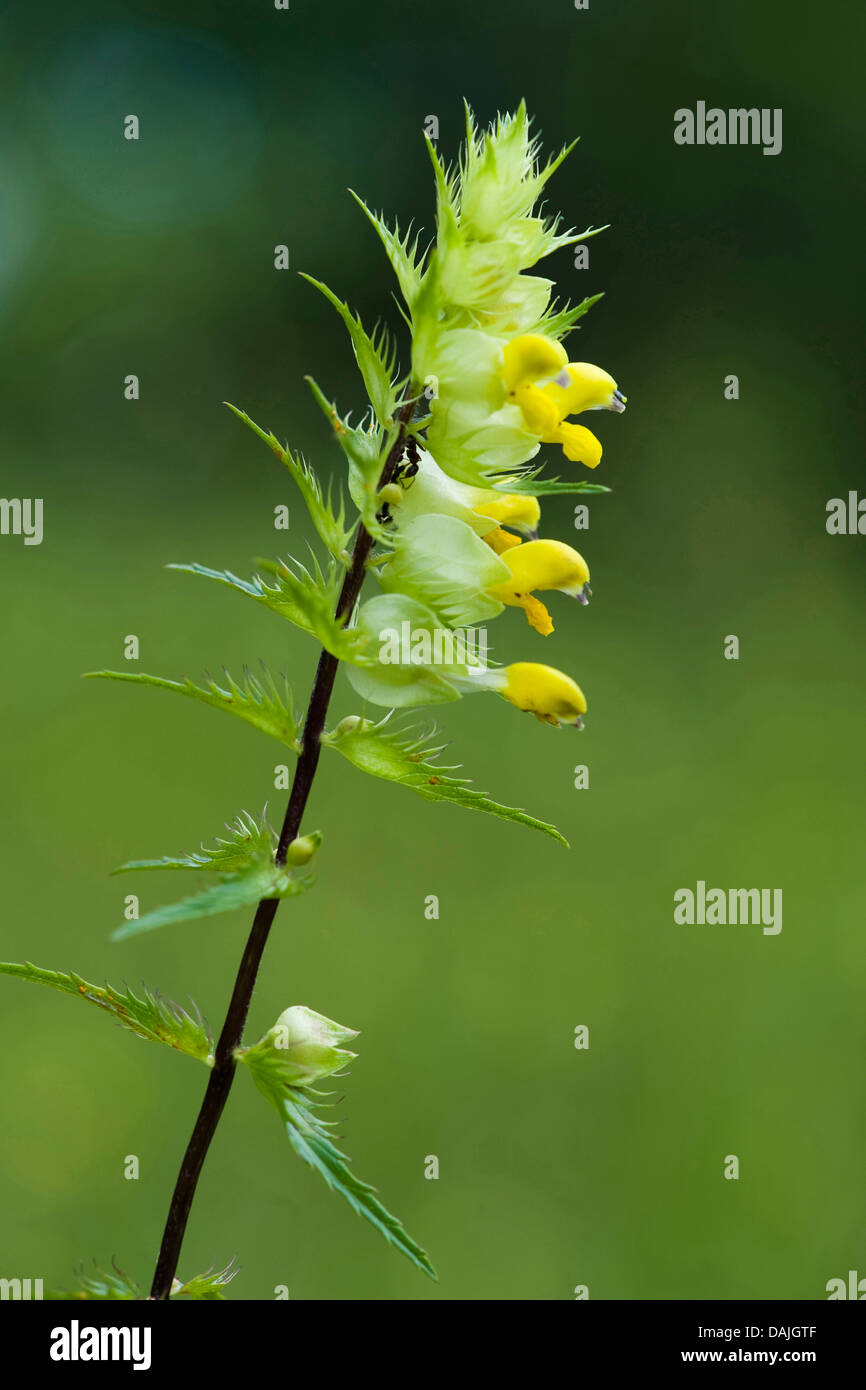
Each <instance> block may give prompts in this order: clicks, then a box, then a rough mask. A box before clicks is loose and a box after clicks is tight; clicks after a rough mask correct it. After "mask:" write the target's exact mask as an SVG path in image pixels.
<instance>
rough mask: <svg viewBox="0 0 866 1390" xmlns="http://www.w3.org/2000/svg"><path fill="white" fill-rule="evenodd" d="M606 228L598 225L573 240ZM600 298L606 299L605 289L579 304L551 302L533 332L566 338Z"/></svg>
mask: <svg viewBox="0 0 866 1390" xmlns="http://www.w3.org/2000/svg"><path fill="white" fill-rule="evenodd" d="M604 230H605V228H604V227H596V228H595V230H594V231H592V230H591V231H588V232H583V233H582V234H581V235H580V236H578V237H575V238H574V239H573V241H574V243H579V242H581V241H584V240H585V239H586V238H587V237H589V236H594V235H595V234H596V232H603V231H604ZM600 299H604V292H603V291H602V293H601V294H591V295H587V297H586V299H582V300H581V301H580V303H579V304H563V305H560V304H558V303H554V304H551V305H550V307H549V308H548V310H547V312H546V313H545V314H544V315H543V317H542V318H541V319H539V321H538V323H537V324H536V325H535V326H534V328H533V329H532V331H533V333H543V334H544V335H545V337H548V338H564V337H565V336H566V334H567V333H570V332H571V331H572V329H573V328H575V327H576V325H577V323H578V321H579V320H580V319H582V318H583V316H584V314H587V313H589V311H590V309H591V308H592V306H593V304H597V303H598V301H599V300H600Z"/></svg>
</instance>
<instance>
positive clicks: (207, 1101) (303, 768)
mask: <svg viewBox="0 0 866 1390" xmlns="http://www.w3.org/2000/svg"><path fill="white" fill-rule="evenodd" d="M414 405H415V402H414V398H413V397H411V396H410V397H407V398H406V399H405V400H404V401H403V404H402V405H401V406H400V409H399V411H398V412H397V416H396V419H397V425H398V430H397V436H396V438H395V440H394V443H393V444H392V446H391V448H390V449H389V451H388V455H387V458H386V459H385V463H384V466H383V468H382V473H381V476H380V478H379V484H378V486H379V488H382V487H384V486H385V484H386V483H388V482H389V481H390V479H391V476H392V474H393V472H394V469H395V468H396V466H397V463H398V461H399V459H400V455H401V454H402V452H403V447H404V444H405V440H406V429H407V426H408V424H409V421H410V420H411V418H412V414H413V411H414ZM372 545H373V538H372V536H371V535H370V533H369V531H367V529H366V528H365V527H364V526H363V525H362V526H361V527H360V529H359V531H358V535H357V538H356V540H355V548H354V550H353V552H352V562H351V565H350V567H349V569H348V571H347V573H346V576H345V579H344V580H343V587H342V589H341V591H340V597H339V600H338V602H337V610H336V614H335V616H336V617H337V618H338V619H340V618H342V619H345V620H348V618H349V617H350V616H351V614H352V612H353V610H354V607H355V604H356V602H357V600H358V596H359V594H360V592H361V587H362V585H363V583H364V575H365V572H366V567H367V560H368V558H369V555H370V550H371V548H372ZM338 664H339V663H338V660H337V658H336V657H334V656H332V655H331V654H330V652H326V651H324V650H323V651H322V652H321V654H320V656H319V664H318V666H317V667H316V676H315V680H314V681H313V688H312V691H311V693H310V700H309V704H308V706H307V716H306V719H305V721H304V736H303V744H302V747H301V752H300V755H299V757H298V762H297V766H296V768H295V776H294V779H293V781H292V790H291V792H290V794H289V804H288V806H287V808H286V814H285V818H284V820H283V828H282V830H281V832H280V838H279V843H278V845H277V851H276V855H275V859H276V862H277V863H278V864H285V862H286V852H287V850H288V847H289V845H290V843H291V842H292V840H294V839H295V838H296V837H297V835H298V833H299V831H300V828H301V820H302V818H303V815H304V811H305V810H306V806H307V799H308V797H309V795H310V790H311V788H312V785H313V779H314V778H315V775H316V768H317V767H318V765H319V754H320V752H321V737H322V732H323V730H324V727H325V719H326V717H327V713H328V705H329V703H330V699H331V694H332V692H333V689H334V680H335V678H336V675H337V666H338ZM279 905H280V899H279V898H263V899H262V900H261V902H260V903H259V904H258V906H257V908H256V914H255V917H254V918H253V924H252V927H251V928H250V934H249V938H248V940H247V944H246V946H245V948H244V953H243V956H242V957H241V963H240V966H239V967H238V973H237V977H236V979H235V985H234V989H233V990H232V997H231V1000H230V1002H229V1007H228V1012H227V1013H226V1018H225V1023H224V1024H223V1026H222V1031H221V1033H220V1035H219V1041H218V1042H217V1045H216V1050H215V1052H214V1064H213V1069H212V1071H211V1074H210V1079H209V1081H208V1084H207V1090H206V1091H205V1093H204V1099H203V1101H202V1103H201V1109H200V1110H199V1112H198V1117H197V1119H196V1122H195V1126H194V1128H193V1131H192V1135H191V1137H190V1141H189V1143H188V1144H187V1147H186V1153H185V1154H184V1156H183V1162H182V1163H181V1166H180V1172H179V1173H178V1177H177V1182H176V1183H175V1187H174V1192H173V1194H172V1198H171V1205H170V1207H169V1211H168V1219H167V1221H166V1223H165V1230H164V1232H163V1236H162V1243H161V1245H160V1248H159V1256H158V1258H157V1262H156V1270H155V1272H154V1276H153V1284H152V1286H151V1290H150V1297H151V1299H167V1298H168V1297H169V1294H170V1292H171V1285H172V1280H173V1279H174V1276H175V1271H176V1269H177V1262H178V1260H179V1258H180V1250H181V1246H182V1244H183V1238H184V1233H185V1231H186V1223H187V1220H188V1219H189V1213H190V1208H191V1207H192V1202H193V1198H194V1196H195V1191H196V1186H197V1184H198V1180H199V1176H200V1174H201V1170H202V1168H203V1166H204V1161H205V1158H206V1157H207V1152H208V1149H209V1148H210V1144H211V1140H212V1139H213V1137H214V1134H215V1133H216V1128H217V1125H218V1124H219V1122H220V1117H221V1115H222V1113H223V1109H224V1108H225V1103H226V1101H227V1099H228V1094H229V1091H230V1090H231V1087H232V1082H233V1081H234V1075H235V1069H236V1067H237V1062H236V1060H235V1055H234V1054H235V1049H236V1048H237V1047H239V1046H240V1044H241V1041H242V1039H243V1031H244V1025H245V1023H246V1019H247V1013H248V1011H249V1007H250V1000H251V999H252V995H253V990H254V988H255V984H256V977H257V975H258V972H259V966H260V964H261V960H262V956H263V954H264V950H265V946H266V945H267V940H268V934H269V932H270V930H271V925H272V923H273V920H274V918H275V917H276V915H277V908H278V907H279Z"/></svg>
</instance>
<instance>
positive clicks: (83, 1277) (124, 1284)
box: [45, 1261, 141, 1302]
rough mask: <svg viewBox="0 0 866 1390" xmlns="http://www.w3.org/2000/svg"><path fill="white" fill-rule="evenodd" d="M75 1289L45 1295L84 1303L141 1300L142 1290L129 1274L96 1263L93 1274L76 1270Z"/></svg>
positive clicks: (59, 1290)
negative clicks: (106, 1268) (104, 1267)
mask: <svg viewBox="0 0 866 1390" xmlns="http://www.w3.org/2000/svg"><path fill="white" fill-rule="evenodd" d="M74 1278H75V1288H74V1289H51V1290H49V1291H48V1292H47V1293H46V1294H45V1298H46V1299H50V1300H59V1299H62V1300H63V1301H67V1300H68V1301H70V1302H76V1301H82V1302H91V1301H94V1300H108V1301H110V1302H115V1301H116V1300H118V1299H120V1300H126V1301H128V1300H133V1299H140V1298H141V1290H140V1288H139V1286H138V1284H137V1283H136V1282H135V1280H134V1279H131V1278H130V1277H129V1275H128V1274H124V1272H123V1270H122V1269H119V1268H118V1266H117V1265H113V1267H112V1269H111V1270H105V1269H100V1267H99V1265H98V1264H97V1263H96V1261H94V1264H93V1273H92V1274H88V1273H86V1272H85V1269H84V1266H83V1265H79V1267H78V1268H77V1269H76V1270H75V1274H74Z"/></svg>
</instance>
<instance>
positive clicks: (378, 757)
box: [322, 715, 568, 847]
mask: <svg viewBox="0 0 866 1390" xmlns="http://www.w3.org/2000/svg"><path fill="white" fill-rule="evenodd" d="M389 718H390V716H389V715H386V716H385V718H384V719H383V720H381V721H380V723H378V724H371V723H370V722H369V721H368V720H361V721H360V722H359V723H358V724H357V725H356V726H355V728H354V729H349V730H348V731H346V732H343V733H338V732H337V731H336V730H335V731H334V732H332V733H327V734H324V735H323V737H322V743H323V744H324V745H325V747H327V748H334V749H336V751H337V752H338V753H342V755H343V757H344V758H348V760H349V762H350V763H354V765H355V767H357V768H360V769H361V771H362V772H367V773H369V774H370V776H371V777H380V778H383V779H384V780H385V781H387V782H397V783H398V784H399V785H400V786H402V787H409V789H410V790H411V791H414V792H417V794H418V795H419V796H423V797H424V798H425V799H426V800H427V801H450V802H451V803H452V805H455V806H464V807H465V808H466V809H467V810H470V811H484V812H485V813H486V814H487V815H490V816H496V817H498V818H499V819H500V820H510V821H516V822H517V824H518V825H527V826H529V827H530V828H531V829H533V830H540V831H541V832H542V834H544V835H549V836H550V837H551V839H553V840H558V841H559V843H560V844H561V845H565V846H566V847H567V846H568V841H567V840H566V839H565V838H564V836H562V835H561V834H560V833H559V831H558V830H557V828H556V826H555V825H550V824H548V822H547V821H543V820H538V819H537V818H536V817H535V816H530V815H529V814H528V813H527V812H526V811H524V810H521V809H520V808H517V807H514V806H503V805H500V803H499V802H498V801H493V800H492V799H491V798H490V797H489V796H486V795H485V794H484V792H479V791H475V790H474V789H473V788H472V787H471V786H470V785H469V779H468V778H466V777H452V776H449V773H453V772H454V771H456V769H457V768H458V767H459V766H460V764H455V765H451V766H445V765H443V764H440V763H439V762H437V761H436V759H437V758H438V755H439V754H440V753H441V752H442V746H439V747H434V746H433V745H432V742H431V740H432V738H433V737H434V735H435V729H430V730H429V731H427V732H425V733H422V734H421V735H420V736H418V734H417V732H416V731H415V730H413V729H411V728H404V729H393V730H389V729H387V728H386V727H385V726H386V725H387V723H388V720H389Z"/></svg>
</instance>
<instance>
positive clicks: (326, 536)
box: [225, 401, 352, 566]
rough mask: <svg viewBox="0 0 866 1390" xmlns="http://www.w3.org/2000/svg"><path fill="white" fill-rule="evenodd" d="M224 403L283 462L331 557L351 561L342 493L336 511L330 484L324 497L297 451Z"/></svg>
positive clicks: (315, 478) (346, 563) (235, 407)
mask: <svg viewBox="0 0 866 1390" xmlns="http://www.w3.org/2000/svg"><path fill="white" fill-rule="evenodd" d="M225 404H226V405H227V406H228V408H229V410H231V411H232V412H233V414H235V415H236V416H237V417H238V419H239V420H243V422H244V424H245V425H249V427H250V429H251V430H252V431H253V433H254V434H257V435H258V437H259V439H263V440H264V442H265V443H266V444H267V445H268V447H269V448H270V449H272V450H273V452H274V453H275V454H276V456H277V458H278V459H279V460H280V461H281V463H284V464H285V466H286V468H287V469H288V470H289V472H290V474H291V475H292V478H293V480H294V482H295V483H296V485H297V487H298V490H299V492H300V494H301V496H302V497H303V499H304V502H305V503H306V507H307V511H308V512H309V514H310V520H311V521H312V523H313V525H314V526H315V528H316V530H317V531H318V533H319V535H320V536H321V538H322V540H323V541H324V543H325V545H326V546H327V548H328V550H329V551H330V553H331V554H332V555H333V557H334V559H335V560H338V561H339V562H340V564H342V565H346V566H348V565H349V564H351V559H352V557H351V555H350V554H349V545H350V543H351V539H352V530H351V528H348V529H347V527H346V508H345V504H344V502H343V498H342V495H341V494H338V506H337V508H336V510H335V508H334V504H333V502H332V499H331V491H330V487H329V489H328V493H327V496H325V495H323V493H322V488H321V485H320V483H319V480H318V478H317V477H316V475H315V473H314V472H313V470H312V469H311V468H310V466H309V464H308V463H307V462H306V460H305V459H303V458H302V457H301V456H300V454H299V455H297V456H295V455H294V454H292V453H291V452H290V450H289V449H288V448H284V447H283V445H282V444H281V443H280V442H279V440H278V439H277V437H276V435H274V434H272V433H268V434H266V433H265V431H264V430H263V429H260V428H259V426H258V425H257V424H256V423H255V421H254V420H251V419H250V417H249V415H247V414H246V412H245V411H243V410H238V408H237V406H234V405H232V404H231V402H230V401H226V402H225Z"/></svg>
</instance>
